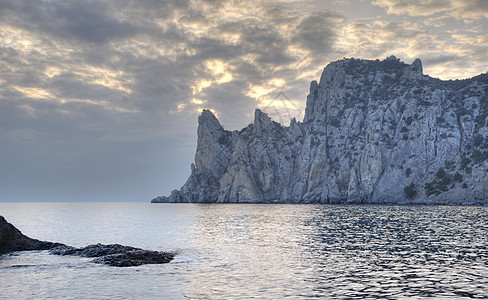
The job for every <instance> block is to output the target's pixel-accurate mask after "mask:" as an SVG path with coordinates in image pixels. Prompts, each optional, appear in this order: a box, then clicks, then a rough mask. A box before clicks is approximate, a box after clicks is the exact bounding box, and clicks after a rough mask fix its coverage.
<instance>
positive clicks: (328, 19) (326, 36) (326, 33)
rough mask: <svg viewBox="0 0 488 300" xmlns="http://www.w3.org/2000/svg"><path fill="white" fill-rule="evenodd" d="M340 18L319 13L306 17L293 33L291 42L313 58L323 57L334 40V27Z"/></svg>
mask: <svg viewBox="0 0 488 300" xmlns="http://www.w3.org/2000/svg"><path fill="white" fill-rule="evenodd" d="M338 19H339V20H341V19H342V18H341V17H340V16H338V15H334V14H330V13H325V12H320V13H313V14H311V15H309V16H306V17H305V18H303V19H302V20H301V22H300V23H299V24H298V26H297V27H296V29H295V31H294V32H293V37H292V40H293V41H294V42H296V43H297V44H298V45H299V46H301V47H303V48H304V49H308V50H310V51H311V52H312V54H313V55H314V56H320V55H324V53H327V52H328V51H329V50H330V48H331V46H332V45H334V42H335V38H336V31H335V27H336V25H337V24H338V23H340V21H338Z"/></svg>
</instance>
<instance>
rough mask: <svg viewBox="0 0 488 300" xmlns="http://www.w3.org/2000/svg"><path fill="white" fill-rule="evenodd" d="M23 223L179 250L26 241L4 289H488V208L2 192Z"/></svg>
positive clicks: (94, 239)
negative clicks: (100, 254) (60, 197)
mask: <svg viewBox="0 0 488 300" xmlns="http://www.w3.org/2000/svg"><path fill="white" fill-rule="evenodd" d="M0 215H3V216H4V217H5V218H6V219H7V220H8V221H9V222H10V223H12V224H14V225H15V226H16V227H17V228H19V229H20V230H21V231H22V232H23V233H24V234H26V235H28V236H30V237H32V238H36V239H41V240H47V241H54V242H61V243H65V244H68V245H72V246H77V247H82V246H86V245H89V244H94V243H104V244H110V243H118V244H123V245H129V246H135V247H139V248H144V249H151V250H160V251H175V252H176V253H177V255H176V257H175V259H174V260H173V261H172V262H171V263H169V264H162V265H144V266H139V267H129V268H116V267H110V266H106V265H98V264H94V263H91V262H90V260H91V259H87V258H81V257H62V256H55V255H50V254H48V252H46V251H33V252H18V253H15V254H11V255H7V256H4V257H2V258H0V278H1V280H0V299H52V298H54V299H61V298H62V299H229V298H232V299H249V298H252V297H255V298H263V299H280V298H285V297H289V298H292V299H310V298H313V297H321V298H338V299H341V298H348V299H351V298H352V299H354V298H368V297H370V298H391V299H397V298H412V297H418V298H425V297H434V298H446V299H449V298H451V299H462V298H466V299H468V298H479V299H486V298H488V288H487V286H488V234H487V233H488V207H480V206H382V205H354V206H352V205H260V204H256V205H254V204H253V205H251V204H246V205H239V204H149V203H0Z"/></svg>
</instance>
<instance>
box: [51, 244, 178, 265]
mask: <svg viewBox="0 0 488 300" xmlns="http://www.w3.org/2000/svg"><path fill="white" fill-rule="evenodd" d="M50 252H51V253H52V254H56V255H76V256H81V257H96V258H95V259H94V260H93V261H92V262H94V263H98V264H106V265H109V266H114V267H132V266H140V265H145V264H164V263H169V262H170V261H171V260H172V259H173V257H174V254H172V253H167V252H158V251H151V250H143V249H140V248H134V247H130V246H122V245H118V244H111V245H102V244H95V245H89V246H86V247H84V248H74V247H71V246H66V245H62V246H57V247H54V248H52V249H51V250H50Z"/></svg>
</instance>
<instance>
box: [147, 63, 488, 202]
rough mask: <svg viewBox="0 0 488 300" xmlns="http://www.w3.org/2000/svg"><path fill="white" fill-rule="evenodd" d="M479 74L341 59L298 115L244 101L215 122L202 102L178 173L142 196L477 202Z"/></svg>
mask: <svg viewBox="0 0 488 300" xmlns="http://www.w3.org/2000/svg"><path fill="white" fill-rule="evenodd" d="M487 117H488V74H483V75H479V76H476V77H474V78H471V79H466V80H456V81H441V80H439V79H434V78H430V77H428V76H426V75H423V74H422V63H421V62H420V60H418V59H417V60H415V61H414V62H413V63H412V64H411V65H408V64H405V63H403V62H400V61H399V60H398V59H396V58H395V57H393V56H392V57H389V58H387V59H386V60H383V61H379V60H376V61H367V60H356V59H346V60H341V61H337V62H333V63H331V64H329V65H328V66H327V67H326V68H325V69H324V72H323V73H322V76H321V78H320V83H318V84H317V82H315V81H313V82H312V83H311V85H310V94H309V95H308V96H307V106H306V111H305V117H304V120H303V123H302V122H297V121H296V120H295V119H293V120H291V123H290V125H289V127H285V126H282V125H280V124H278V123H276V122H274V121H272V120H271V119H270V118H268V116H267V115H266V114H264V113H263V112H261V111H260V110H256V112H255V119H254V123H253V124H250V125H249V126H247V127H246V128H244V129H242V130H240V131H233V132H230V131H226V130H224V129H223V128H222V126H221V125H220V123H219V122H218V120H217V119H216V118H215V116H214V115H213V114H212V113H211V112H210V111H209V110H204V111H203V113H202V115H201V116H200V117H199V126H198V147H197V151H196V155H195V164H194V165H193V164H192V173H191V175H190V178H189V179H188V181H187V182H186V183H185V184H184V185H183V187H182V188H181V189H180V190H179V191H178V190H174V191H173V192H172V193H171V195H170V196H169V197H164V196H163V197H158V198H156V199H154V200H153V202H250V203H276V202H278V203H446V204H487V203H488V200H487V199H488V127H487V121H488V118H487Z"/></svg>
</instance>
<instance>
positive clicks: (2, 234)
mask: <svg viewBox="0 0 488 300" xmlns="http://www.w3.org/2000/svg"><path fill="white" fill-rule="evenodd" d="M27 250H49V252H50V253H51V254H55V255H76V256H81V257H94V258H95V259H94V260H93V261H92V262H94V263H98V264H106V265H109V266H114V267H132V266H140V265H145V264H164V263H169V262H170V261H171V260H172V259H173V257H174V254H172V253H168V252H158V251H151V250H144V249H140V248H134V247H130V246H122V245H118V244H112V245H102V244H95V245H90V246H86V247H84V248H75V247H71V246H67V245H64V244H60V243H52V242H43V241H39V240H36V239H31V238H29V237H27V236H25V235H23V234H22V233H21V232H20V230H18V229H17V228H15V226H13V225H12V224H10V223H8V222H7V221H6V220H5V218H4V217H2V216H0V255H2V254H7V253H10V252H15V251H27Z"/></svg>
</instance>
